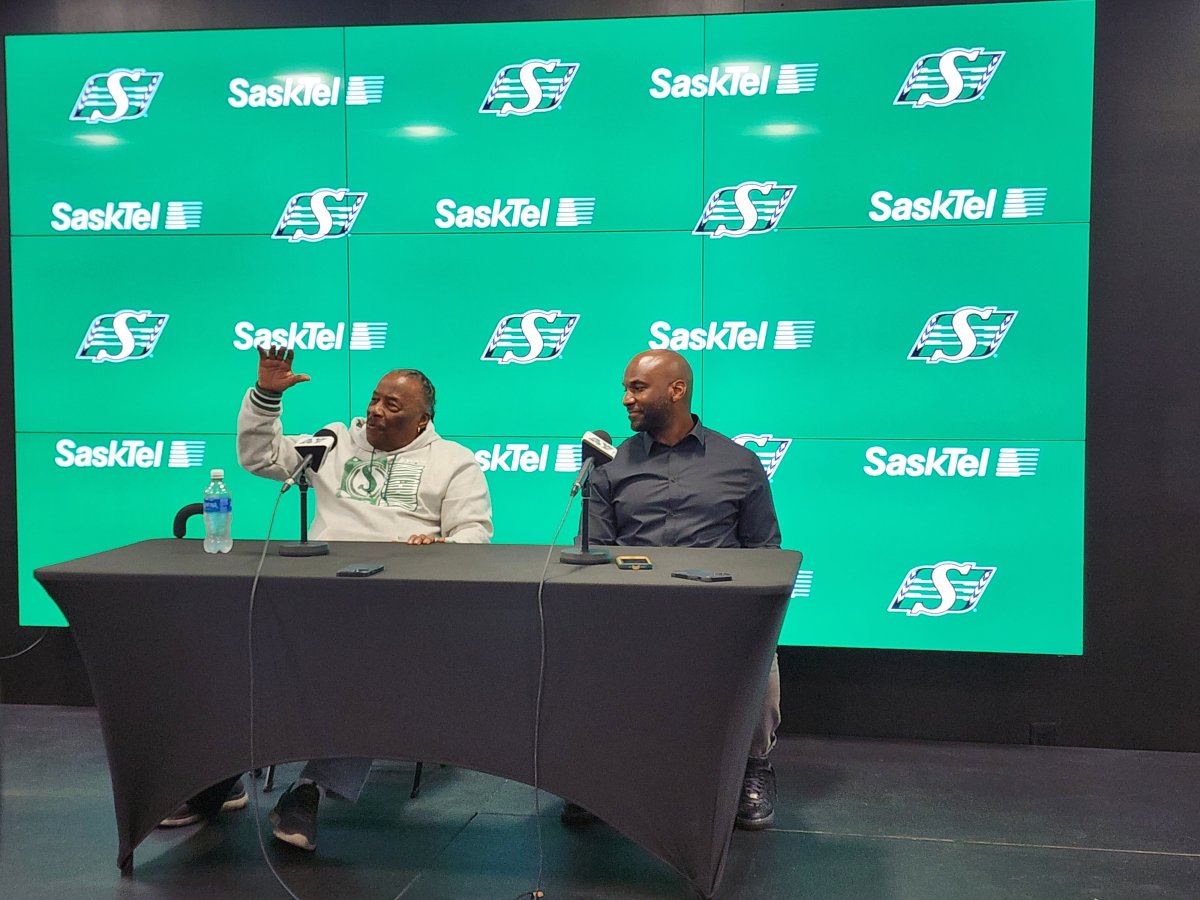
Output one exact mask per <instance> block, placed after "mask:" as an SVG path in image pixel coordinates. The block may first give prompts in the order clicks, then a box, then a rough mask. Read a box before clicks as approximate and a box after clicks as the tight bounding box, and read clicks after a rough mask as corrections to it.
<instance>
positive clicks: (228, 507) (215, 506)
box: [204, 497, 233, 513]
mask: <svg viewBox="0 0 1200 900" xmlns="http://www.w3.org/2000/svg"><path fill="white" fill-rule="evenodd" d="M204 511H205V512H206V513H227V512H233V500H232V499H231V498H229V497H205V498H204Z"/></svg>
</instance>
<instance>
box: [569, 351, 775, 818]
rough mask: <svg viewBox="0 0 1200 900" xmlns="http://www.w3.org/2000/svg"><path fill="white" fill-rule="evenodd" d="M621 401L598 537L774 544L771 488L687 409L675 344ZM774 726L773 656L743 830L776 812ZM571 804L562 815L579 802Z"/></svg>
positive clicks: (651, 362) (595, 495) (751, 461)
mask: <svg viewBox="0 0 1200 900" xmlns="http://www.w3.org/2000/svg"><path fill="white" fill-rule="evenodd" d="M624 384H625V396H624V399H623V401H622V402H623V403H624V405H625V410H626V412H628V414H629V424H630V426H631V427H632V428H633V430H634V431H635V432H637V433H636V434H634V435H633V437H631V438H629V440H627V441H625V442H624V443H623V444H621V446H620V448H619V449H618V450H617V456H616V458H615V459H613V460H612V461H611V462H609V463H608V464H606V465H605V466H603V467H602V468H599V469H597V470H596V473H595V474H594V475H593V476H592V501H591V515H590V517H589V520H588V523H589V529H590V532H591V537H592V540H593V541H594V542H595V543H597V544H618V545H623V546H651V547H765V548H773V549H777V548H778V547H779V543H780V535H779V520H778V519H777V518H776V516H775V504H774V503H773V501H772V500H771V486H770V483H769V482H768V481H767V475H766V472H765V471H763V467H762V464H761V463H760V462H759V461H758V457H756V456H755V455H754V454H753V453H752V452H751V451H749V450H747V449H746V448H745V447H741V446H739V445H738V444H735V443H734V442H733V441H731V440H730V439H729V438H727V437H725V436H724V435H721V434H718V433H717V432H715V431H713V430H711V429H709V428H705V427H704V426H703V425H701V424H700V420H699V419H698V418H697V417H696V416H694V415H692V407H691V401H692V367H691V366H690V365H689V364H688V361H687V360H686V359H684V358H683V357H682V356H680V355H679V354H678V353H675V352H674V351H671V350H648V351H646V352H644V353H639V354H638V355H637V356H635V357H634V358H633V359H632V360H631V361H630V363H629V365H628V366H627V367H626V369H625V382H624ZM778 727H779V660H778V658H776V659H775V660H774V661H773V662H772V664H771V673H770V678H769V682H768V688H767V696H766V701H765V703H764V709H763V715H762V720H761V723H760V725H759V727H758V729H757V730H756V731H755V734H754V739H753V741H752V742H751V745H750V758H749V760H748V761H747V763H746V777H745V780H744V781H743V783H742V795H741V799H740V801H739V803H738V812H737V819H736V823H737V826H738V827H739V828H748V829H761V828H767V827H769V826H770V825H771V824H772V823H773V822H774V819H775V771H774V769H773V768H772V767H771V762H770V760H769V759H768V758H767V754H768V753H770V752H771V747H772V746H774V744H775V731H776V729H777V728H778ZM573 806H574V805H573V804H568V807H567V809H566V810H564V821H570V820H572V819H573V818H574V819H576V820H578V819H579V816H578V815H577V814H576V811H577V810H578V807H576V808H575V809H572V807H573Z"/></svg>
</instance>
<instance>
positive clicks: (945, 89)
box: [892, 47, 1004, 109]
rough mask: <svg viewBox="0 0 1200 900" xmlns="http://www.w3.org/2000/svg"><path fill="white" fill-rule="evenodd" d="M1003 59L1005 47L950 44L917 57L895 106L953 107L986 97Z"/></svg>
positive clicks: (917, 107)
mask: <svg viewBox="0 0 1200 900" xmlns="http://www.w3.org/2000/svg"><path fill="white" fill-rule="evenodd" d="M1002 59H1004V51H1003V50H984V49H983V48H982V47H975V48H974V49H972V50H967V49H966V48H964V47H951V48H950V49H949V50H943V51H942V52H941V53H930V54H929V55H927V56H921V57H918V58H917V61H916V62H915V63H913V67H912V70H911V71H910V72H909V73H908V77H907V78H905V79H904V84H902V85H901V86H900V93H899V94H897V95H896V99H895V100H894V101H892V102H893V105H894V106H911V107H912V108H913V109H921V108H922V107H924V106H935V107H940V106H951V105H953V104H955V103H970V102H971V101H972V100H978V99H980V98H981V97H983V92H984V91H985V90H986V89H987V86H988V84H989V83H990V82H991V80H992V76H993V75H995V74H996V69H997V68H998V67H999V66H1000V61H1001V60H1002Z"/></svg>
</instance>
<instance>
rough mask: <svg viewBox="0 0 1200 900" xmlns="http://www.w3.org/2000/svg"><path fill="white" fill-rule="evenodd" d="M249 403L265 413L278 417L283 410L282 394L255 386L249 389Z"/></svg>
mask: <svg viewBox="0 0 1200 900" xmlns="http://www.w3.org/2000/svg"><path fill="white" fill-rule="evenodd" d="M250 402H251V403H252V404H254V406H256V407H258V408H259V409H261V410H262V411H263V412H265V413H273V414H275V415H278V414H279V412H280V410H282V409H283V392H282V391H268V390H267V389H266V388H261V387H259V386H258V385H257V384H256V385H254V387H252V388H251V389H250Z"/></svg>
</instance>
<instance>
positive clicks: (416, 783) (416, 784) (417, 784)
mask: <svg viewBox="0 0 1200 900" xmlns="http://www.w3.org/2000/svg"><path fill="white" fill-rule="evenodd" d="M424 765H425V764H424V763H421V762H418V763H417V770H416V771H415V772H413V786H412V793H411V794H409V795H408V796H409V799H411V800H416V799H417V794H419V793H421V769H422V767H423V766H424Z"/></svg>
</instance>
